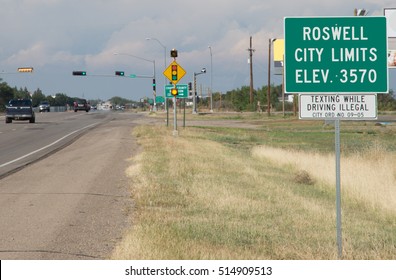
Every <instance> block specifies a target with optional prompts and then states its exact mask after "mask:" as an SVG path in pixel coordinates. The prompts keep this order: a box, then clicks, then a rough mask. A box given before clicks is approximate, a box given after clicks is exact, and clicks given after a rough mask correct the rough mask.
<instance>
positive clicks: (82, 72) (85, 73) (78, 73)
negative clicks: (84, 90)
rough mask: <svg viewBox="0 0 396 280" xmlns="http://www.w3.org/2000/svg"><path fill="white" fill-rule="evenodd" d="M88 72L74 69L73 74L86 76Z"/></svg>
mask: <svg viewBox="0 0 396 280" xmlns="http://www.w3.org/2000/svg"><path fill="white" fill-rule="evenodd" d="M86 75H87V72H85V71H73V76H86Z"/></svg>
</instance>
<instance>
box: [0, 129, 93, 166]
mask: <svg viewBox="0 0 396 280" xmlns="http://www.w3.org/2000/svg"><path fill="white" fill-rule="evenodd" d="M97 124H98V123H94V124H90V125H87V126H85V127H83V128H80V129H77V130H75V131H73V132H70V133H69V134H67V135H65V136H63V137H62V138H59V139H58V140H56V141H55V142H52V143H51V144H48V145H47V146H44V147H42V148H40V149H38V150H35V151H33V152H31V153H28V154H26V155H24V156H21V157H19V158H16V159H14V160H11V161H9V162H6V163H3V164H1V165H0V168H2V167H4V166H7V165H10V164H12V163H14V162H17V161H19V160H21V159H24V158H27V157H29V156H31V155H34V154H36V153H38V152H40V151H42V150H45V149H47V148H49V147H51V146H53V145H55V144H57V143H59V142H60V141H62V140H63V139H65V138H67V137H69V136H70V135H73V134H75V133H77V132H79V131H81V130H84V129H87V128H89V127H91V126H95V125H97Z"/></svg>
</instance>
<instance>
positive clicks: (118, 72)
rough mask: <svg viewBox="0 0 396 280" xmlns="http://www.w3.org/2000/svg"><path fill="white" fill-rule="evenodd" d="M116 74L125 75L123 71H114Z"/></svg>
mask: <svg viewBox="0 0 396 280" xmlns="http://www.w3.org/2000/svg"><path fill="white" fill-rule="evenodd" d="M115 74H116V76H125V72H124V71H115Z"/></svg>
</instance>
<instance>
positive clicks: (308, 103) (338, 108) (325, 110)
mask: <svg viewBox="0 0 396 280" xmlns="http://www.w3.org/2000/svg"><path fill="white" fill-rule="evenodd" d="M298 99H299V103H300V119H318V120H321V119H333V120H335V119H340V120H373V119H374V120H375V119H377V95H376V94H348V95H345V94H325V95H322V94H320V95H315V94H300V95H299V96H298Z"/></svg>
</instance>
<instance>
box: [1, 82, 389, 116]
mask: <svg viewBox="0 0 396 280" xmlns="http://www.w3.org/2000/svg"><path fill="white" fill-rule="evenodd" d="M270 91H271V94H270V98H271V110H276V111H280V110H282V106H283V104H282V99H281V97H282V85H272V86H271V87H270ZM377 96H378V98H377V100H378V110H380V111H395V110H396V100H395V96H394V94H393V90H391V91H390V92H389V94H378V95H377ZM267 97H268V87H267V86H263V87H261V88H258V89H255V90H253V92H252V101H251V100H250V87H249V86H242V87H241V88H237V89H233V90H230V91H227V92H226V93H225V94H224V93H220V92H215V93H213V108H214V109H223V110H230V111H237V112H242V111H258V110H260V109H261V110H262V111H265V110H267V104H268V99H267ZM23 98H29V99H32V103H33V106H38V105H39V104H40V102H42V101H48V102H49V104H50V105H51V106H65V105H66V104H69V105H72V104H73V102H74V101H75V100H76V99H80V98H78V97H69V96H68V95H67V94H65V93H56V94H55V95H45V94H44V93H43V92H42V91H41V90H40V89H37V90H35V91H34V92H33V94H32V95H30V93H29V91H28V90H27V88H26V87H25V88H19V89H18V88H17V87H14V88H12V87H10V86H9V85H8V84H7V83H6V82H2V81H1V79H0V111H4V109H5V105H6V104H7V103H8V101H9V100H11V99H23ZM100 101H101V100H89V102H90V103H91V104H97V103H99V102H100ZM110 101H111V102H112V104H114V105H121V106H122V105H127V104H130V103H136V102H135V101H132V100H129V99H125V98H122V97H118V96H114V97H112V98H111V99H110ZM209 102H210V99H209V98H200V101H199V103H198V105H199V106H200V107H206V108H208V107H209V106H210V105H209ZM297 107H298V106H297ZM285 110H286V111H292V110H293V104H291V103H290V102H285Z"/></svg>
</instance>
